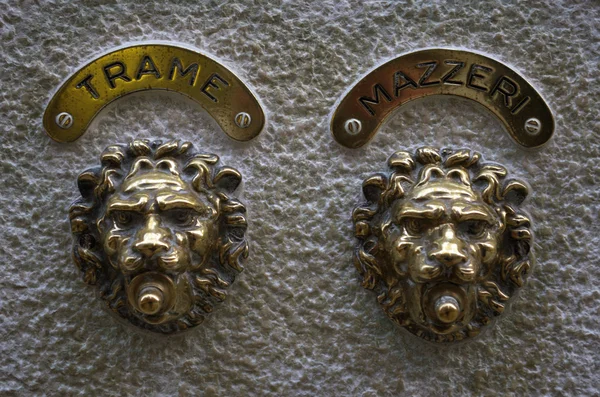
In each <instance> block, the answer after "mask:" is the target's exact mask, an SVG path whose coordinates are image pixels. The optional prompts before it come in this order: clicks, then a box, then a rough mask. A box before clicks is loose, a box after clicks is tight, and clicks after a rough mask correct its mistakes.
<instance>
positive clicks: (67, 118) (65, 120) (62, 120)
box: [54, 112, 73, 130]
mask: <svg viewBox="0 0 600 397" xmlns="http://www.w3.org/2000/svg"><path fill="white" fill-rule="evenodd" d="M54 120H55V121H56V125H58V126H59V127H60V128H62V129H64V130H66V129H68V128H71V126H72V125H73V116H71V114H70V113H67V112H62V113H59V114H58V115H57V116H56V119H54Z"/></svg>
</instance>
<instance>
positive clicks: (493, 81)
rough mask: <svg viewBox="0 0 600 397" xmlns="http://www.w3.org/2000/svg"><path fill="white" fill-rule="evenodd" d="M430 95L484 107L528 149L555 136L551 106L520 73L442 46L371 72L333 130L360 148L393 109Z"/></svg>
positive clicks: (346, 100)
mask: <svg viewBox="0 0 600 397" xmlns="http://www.w3.org/2000/svg"><path fill="white" fill-rule="evenodd" d="M431 95H455V96H459V97H462V98H467V99H471V100H473V101H476V102H478V103H480V104H481V105H483V106H485V107H486V108H487V109H488V110H490V111H491V112H492V113H494V114H495V115H496V116H498V118H499V119H500V121H502V123H503V124H504V126H505V127H506V130H507V131H508V133H509V134H510V136H511V137H512V138H513V139H514V141H515V142H517V143H518V144H519V145H522V146H524V147H526V148H535V147H539V146H541V145H543V144H545V143H546V142H548V140H549V139H550V138H551V137H552V134H553V133H554V117H553V116H552V112H551V111H550V108H549V107H548V105H547V104H546V103H545V102H544V99H543V98H542V97H541V95H540V94H539V93H538V92H537V91H536V90H535V89H534V88H533V87H532V86H531V84H529V83H528V82H527V81H526V80H525V79H524V78H523V77H521V76H520V75H519V74H518V73H517V72H515V71H514V70H513V69H511V68H510V67H508V66H506V65H504V64H502V63H500V62H498V61H496V60H494V59H492V58H489V57H487V56H484V55H481V54H476V53H473V52H469V51H464V50H453V49H444V48H432V49H425V50H421V51H416V52H411V53H408V54H404V55H401V56H399V57H398V58H395V59H392V60H391V61H389V62H387V63H385V64H383V65H381V66H378V67H377V68H375V69H374V70H372V71H371V72H369V73H368V74H367V75H366V76H364V77H363V78H362V79H361V80H360V81H359V82H358V83H357V84H356V85H354V86H353V87H352V88H351V89H350V90H349V91H348V92H347V93H346V94H345V96H344V97H343V98H342V99H341V101H340V102H339V104H338V106H337V108H336V109H335V110H334V112H333V116H332V118H331V124H330V126H331V132H332V133H333V136H334V138H335V140H336V141H337V142H338V143H340V144H341V145H343V146H346V147H348V148H359V147H361V146H363V145H365V144H366V143H367V142H369V141H370V140H371V139H372V138H373V137H374V136H375V134H376V133H377V130H378V129H379V127H380V126H381V124H382V123H383V122H384V121H385V120H386V118H387V117H388V116H389V115H390V114H391V112H392V111H393V110H395V109H396V108H398V107H399V106H402V105H404V104H405V103H408V102H410V101H413V100H415V99H418V98H424V97H428V96H431Z"/></svg>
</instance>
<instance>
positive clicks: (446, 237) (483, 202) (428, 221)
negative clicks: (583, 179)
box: [353, 147, 533, 342]
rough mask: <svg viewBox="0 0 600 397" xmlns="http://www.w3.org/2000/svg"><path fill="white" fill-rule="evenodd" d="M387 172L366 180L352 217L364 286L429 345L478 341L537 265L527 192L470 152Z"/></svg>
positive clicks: (393, 164)
mask: <svg viewBox="0 0 600 397" xmlns="http://www.w3.org/2000/svg"><path fill="white" fill-rule="evenodd" d="M388 166H389V171H388V172H387V173H378V174H375V175H373V176H372V177H370V178H368V179H366V180H365V182H364V183H363V193H364V195H365V198H366V200H367V201H366V203H364V204H363V205H361V206H359V207H358V208H356V209H355V210H354V214H353V219H354V223H355V227H356V237H357V238H358V239H359V241H360V243H359V246H358V249H357V250H356V257H355V263H356V267H357V269H358V271H359V272H360V274H361V275H362V277H363V286H364V287H365V288H367V289H370V290H373V291H375V292H376V293H377V300H378V302H379V303H380V304H381V306H382V308H383V310H384V312H385V313H386V314H387V315H388V316H389V317H390V318H391V319H392V320H394V321H395V322H396V323H397V324H399V325H400V326H402V327H404V328H406V329H407V330H408V331H410V332H412V333H413V334H415V335H417V336H419V337H421V338H424V339H426V340H429V341H434V342H453V341H458V340H462V339H466V338H470V337H473V336H475V335H477V334H479V333H480V331H481V330H482V329H483V328H484V327H485V326H487V325H489V324H490V323H491V321H492V320H493V319H494V318H496V317H498V316H499V315H501V314H502V313H503V311H504V309H505V307H506V305H507V303H509V301H510V299H511V297H512V296H513V295H514V294H515V293H516V292H517V290H518V289H519V288H520V287H521V286H523V283H524V281H525V278H526V276H527V274H528V273H529V271H530V268H531V266H532V261H533V256H532V253H531V247H532V233H531V222H530V220H529V217H528V216H527V215H526V214H525V213H524V212H523V211H522V210H521V209H520V205H521V203H522V202H523V200H524V199H525V198H526V196H527V194H528V190H529V189H528V187H527V185H526V184H525V183H524V182H522V181H519V180H517V179H513V178H509V177H508V171H507V170H506V168H504V167H503V166H501V165H498V164H493V163H485V162H483V159H482V158H481V156H480V154H479V153H477V152H473V151H471V150H467V149H461V150H450V149H442V150H437V149H434V148H430V147H422V148H420V149H418V150H416V152H415V153H414V154H413V153H409V152H406V151H399V152H396V153H394V154H393V155H392V156H391V157H390V158H389V160H388Z"/></svg>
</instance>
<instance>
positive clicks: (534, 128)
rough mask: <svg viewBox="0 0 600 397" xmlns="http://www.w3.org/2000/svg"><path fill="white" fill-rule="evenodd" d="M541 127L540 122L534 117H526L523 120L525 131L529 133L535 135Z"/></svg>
mask: <svg viewBox="0 0 600 397" xmlns="http://www.w3.org/2000/svg"><path fill="white" fill-rule="evenodd" d="M541 129H542V123H541V122H540V121H539V120H538V119H536V118H531V119H528V120H527V121H526V122H525V131H527V132H528V133H530V134H531V135H537V134H538V133H539V132H540V130H541Z"/></svg>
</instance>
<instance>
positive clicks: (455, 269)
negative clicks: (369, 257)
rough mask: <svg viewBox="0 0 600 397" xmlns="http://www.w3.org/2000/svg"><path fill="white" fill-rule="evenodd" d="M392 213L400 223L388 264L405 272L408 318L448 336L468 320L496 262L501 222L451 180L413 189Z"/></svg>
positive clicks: (468, 190)
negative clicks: (483, 282)
mask: <svg viewBox="0 0 600 397" xmlns="http://www.w3.org/2000/svg"><path fill="white" fill-rule="evenodd" d="M390 212H391V215H392V217H393V222H394V224H396V225H398V229H399V231H400V232H399V233H398V235H397V236H390V237H391V238H385V239H384V242H385V244H390V247H389V250H388V251H389V252H390V253H391V258H390V262H391V263H392V264H393V266H394V267H395V268H399V269H400V272H401V273H400V272H398V273H397V274H398V275H400V274H406V275H407V278H408V279H409V280H410V282H407V283H406V286H405V288H406V299H407V306H408V308H409V310H410V311H411V316H412V317H414V318H416V319H418V321H419V322H420V323H421V324H422V325H424V326H431V327H432V328H433V329H434V330H435V332H438V333H442V334H446V333H450V332H453V330H455V329H456V328H457V327H460V326H461V325H460V324H461V323H462V322H464V321H469V320H470V317H471V316H472V315H473V312H474V311H473V308H474V306H475V304H476V299H477V296H476V294H475V293H474V292H475V288H474V286H476V285H477V284H480V283H481V282H482V281H484V280H485V279H487V277H488V276H489V274H490V270H491V269H492V268H493V266H494V265H495V262H496V260H497V253H498V246H499V244H500V242H501V241H500V240H501V239H500V237H501V231H502V223H501V221H500V219H499V218H498V216H497V215H496V213H495V211H494V209H493V208H491V207H490V206H489V205H486V204H485V203H484V202H483V201H482V200H481V198H480V197H478V195H477V194H476V193H475V192H474V191H473V190H472V189H471V188H470V187H469V186H466V185H463V184H460V183H456V182H453V181H440V182H432V183H430V184H427V185H424V186H420V187H416V188H414V189H413V190H412V191H411V192H410V193H409V194H408V195H407V197H406V199H400V200H397V201H396V202H395V203H394V204H393V206H392V208H391V211H390Z"/></svg>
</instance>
